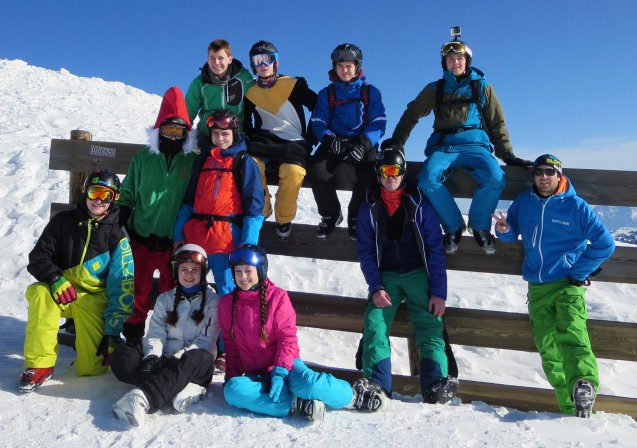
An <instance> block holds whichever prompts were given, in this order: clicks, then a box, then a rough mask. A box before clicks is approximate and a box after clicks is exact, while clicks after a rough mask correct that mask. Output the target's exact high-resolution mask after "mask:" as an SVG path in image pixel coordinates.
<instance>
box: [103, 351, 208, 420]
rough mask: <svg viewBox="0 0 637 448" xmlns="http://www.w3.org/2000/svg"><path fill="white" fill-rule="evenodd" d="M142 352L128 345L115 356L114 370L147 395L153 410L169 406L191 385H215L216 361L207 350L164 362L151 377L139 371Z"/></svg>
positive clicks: (152, 372) (151, 373)
mask: <svg viewBox="0 0 637 448" xmlns="http://www.w3.org/2000/svg"><path fill="white" fill-rule="evenodd" d="M142 356H143V354H142V352H141V351H140V350H139V348H138V347H137V346H130V345H124V346H121V347H118V348H116V349H115V351H114V352H113V357H112V359H111V370H112V371H113V374H114V375H115V377H117V379H118V380H120V381H122V382H124V383H128V384H132V385H134V386H137V387H139V388H140V389H141V390H143V391H144V394H145V395H146V398H148V404H150V410H151V411H154V410H156V409H159V408H160V407H162V406H163V405H165V404H168V403H170V402H171V401H172V399H173V398H174V397H175V395H177V394H178V393H179V392H181V390H182V389H183V388H184V387H186V386H187V385H188V383H195V384H198V385H200V386H203V387H207V386H208V384H210V382H211V381H212V372H213V371H214V364H213V362H214V360H213V359H212V353H210V352H209V351H207V350H203V349H200V348H198V349H193V350H188V351H186V352H185V353H184V354H183V355H181V357H180V358H174V357H170V358H166V357H163V356H162V358H161V361H162V362H161V365H160V366H159V367H157V368H156V369H154V370H153V371H151V372H149V373H145V372H141V371H140V370H139V367H140V364H141V362H142Z"/></svg>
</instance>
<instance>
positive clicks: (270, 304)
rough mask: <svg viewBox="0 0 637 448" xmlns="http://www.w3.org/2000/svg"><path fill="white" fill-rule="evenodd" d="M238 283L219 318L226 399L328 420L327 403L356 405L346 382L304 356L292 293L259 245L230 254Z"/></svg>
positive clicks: (247, 406) (246, 406) (259, 410)
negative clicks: (274, 275) (277, 279)
mask: <svg viewBox="0 0 637 448" xmlns="http://www.w3.org/2000/svg"><path fill="white" fill-rule="evenodd" d="M229 263H230V266H232V268H233V272H234V277H235V283H236V284H237V287H236V288H235V289H234V290H233V291H232V292H231V293H230V294H226V295H224V296H223V297H221V301H220V303H219V323H220V325H221V332H222V335H223V339H224V342H225V346H226V351H227V361H226V382H225V385H224V389H223V393H224V396H225V399H226V401H227V402H228V403H229V404H231V405H233V406H236V407H238V408H242V409H247V410H249V411H252V412H257V413H260V414H266V415H270V416H273V417H286V416H287V415H288V414H290V412H292V413H300V414H303V415H305V416H307V417H308V418H309V419H310V420H322V419H323V418H324V414H325V406H328V407H331V408H334V409H338V408H343V407H353V403H354V402H355V398H356V395H355V394H354V392H353V390H352V387H351V386H350V385H349V383H347V382H346V381H343V380H340V379H337V378H335V377H333V376H332V375H330V374H328V373H319V372H314V371H312V370H311V369H309V368H308V367H307V366H306V365H305V363H304V362H303V361H302V360H301V358H300V357H299V345H298V338H297V335H296V333H297V329H296V313H295V312H294V308H293V307H292V303H291V302H290V298H289V296H288V293H287V292H286V291H285V290H283V289H281V288H279V287H277V286H276V285H275V284H274V283H272V281H271V280H270V279H269V278H268V277H267V275H268V258H267V254H266V253H265V251H264V250H263V249H262V248H261V247H259V246H254V245H244V246H240V247H239V248H237V249H235V250H234V251H233V252H232V253H231V254H230V259H229Z"/></svg>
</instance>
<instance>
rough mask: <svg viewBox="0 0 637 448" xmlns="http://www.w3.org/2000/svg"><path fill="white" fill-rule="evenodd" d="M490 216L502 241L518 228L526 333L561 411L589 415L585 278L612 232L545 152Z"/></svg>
mask: <svg viewBox="0 0 637 448" xmlns="http://www.w3.org/2000/svg"><path fill="white" fill-rule="evenodd" d="M493 217H494V218H495V219H496V225H495V230H496V236H497V237H498V239H500V240H501V241H504V242H507V243H514V242H517V241H518V236H520V235H521V236H522V245H523V246H524V263H523V266H522V277H523V278H524V280H526V281H527V282H529V292H528V305H529V318H530V319H531V326H532V328H533V340H534V341H535V345H536V347H537V349H538V351H539V352H540V356H541V358H542V368H543V369H544V373H545V374H546V377H547V379H548V381H549V383H551V386H553V389H554V390H555V395H556V397H557V404H558V406H559V408H560V411H562V412H563V413H564V414H571V415H572V414H575V415H577V416H578V417H589V416H590V412H591V410H592V408H593V404H594V402H595V397H596V394H597V390H598V389H599V373H598V370H597V360H596V359H595V354H594V353H593V351H592V349H591V342H590V339H589V337H588V330H587V328H586V318H587V312H586V302H585V297H584V296H585V294H586V288H585V286H589V285H590V277H591V276H593V275H595V274H596V273H597V272H599V267H600V265H601V264H602V263H603V262H604V261H606V260H607V259H608V258H610V256H611V255H612V254H613V251H614V250H615V242H614V241H613V237H612V236H611V234H610V232H609V231H608V230H607V229H606V227H604V225H603V224H602V222H601V221H600V220H599V218H598V217H597V216H596V215H595V212H594V211H593V209H592V208H591V207H590V206H589V205H588V204H587V203H586V202H585V201H584V200H583V199H581V198H580V197H579V196H577V193H576V192H575V188H574V187H573V185H572V184H571V183H570V181H569V179H568V178H567V177H566V176H565V175H564V174H563V173H562V162H561V161H560V159H558V158H557V157H555V156H554V155H552V154H544V155H541V156H540V157H538V158H537V159H536V160H535V162H534V163H533V186H532V187H531V188H530V189H529V190H527V191H525V192H523V193H521V194H520V195H519V196H518V197H517V198H516V199H515V201H513V203H512V204H511V206H510V207H509V210H508V211H507V215H506V218H505V217H504V215H503V214H502V213H499V214H498V215H495V214H494V215H493ZM588 243H590V244H588Z"/></svg>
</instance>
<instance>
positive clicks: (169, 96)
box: [154, 87, 192, 131]
mask: <svg viewBox="0 0 637 448" xmlns="http://www.w3.org/2000/svg"><path fill="white" fill-rule="evenodd" d="M175 117H177V118H181V119H182V120H184V121H185V122H186V126H187V128H188V130H189V131H190V130H191V129H192V123H191V122H190V118H189V117H188V109H187V108H186V100H185V99H184V94H183V93H182V91H181V89H180V88H179V87H171V88H170V89H168V90H166V92H165V93H164V98H163V99H162V100H161V106H159V114H158V115H157V120H156V121H155V126H154V128H156V129H158V128H159V127H160V126H161V124H162V123H163V122H164V120H167V119H168V118H175Z"/></svg>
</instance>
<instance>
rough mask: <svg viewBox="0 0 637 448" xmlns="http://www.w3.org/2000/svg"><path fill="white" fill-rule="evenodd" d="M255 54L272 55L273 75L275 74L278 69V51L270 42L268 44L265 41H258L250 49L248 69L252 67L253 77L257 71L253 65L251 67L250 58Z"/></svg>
mask: <svg viewBox="0 0 637 448" xmlns="http://www.w3.org/2000/svg"><path fill="white" fill-rule="evenodd" d="M257 54H271V55H274V56H275V59H276V60H275V62H274V73H276V72H277V69H278V68H279V50H277V49H276V47H275V46H274V44H273V43H272V42H268V41H267V40H260V41H259V42H257V43H256V44H254V45H253V46H252V47H250V53H249V57H250V67H252V73H254V74H255V75H256V74H257V71H256V70H255V67H254V65H252V56H255V55H257Z"/></svg>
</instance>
